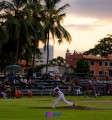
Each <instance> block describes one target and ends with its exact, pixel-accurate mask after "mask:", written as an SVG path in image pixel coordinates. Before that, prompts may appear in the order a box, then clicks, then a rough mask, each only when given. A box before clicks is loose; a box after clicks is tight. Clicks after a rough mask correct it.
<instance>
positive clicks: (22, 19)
mask: <svg viewBox="0 0 112 120" xmlns="http://www.w3.org/2000/svg"><path fill="white" fill-rule="evenodd" d="M27 1H28V0H11V1H10V2H9V1H2V2H0V10H4V11H5V13H4V14H3V15H2V17H4V24H5V26H6V30H7V32H8V35H9V40H8V43H9V44H8V45H10V46H9V47H10V48H13V51H16V58H15V63H17V61H18V58H19V55H20V54H21V52H22V50H23V48H24V46H25V45H26V44H31V35H33V34H34V29H33V27H32V25H31V22H30V12H29V11H27V10H25V7H26V6H27Z"/></svg>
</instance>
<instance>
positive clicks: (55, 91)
mask: <svg viewBox="0 0 112 120" xmlns="http://www.w3.org/2000/svg"><path fill="white" fill-rule="evenodd" d="M53 94H55V95H57V99H56V101H55V103H54V105H53V108H56V106H57V104H58V102H59V101H60V100H61V101H63V102H65V103H67V104H68V105H70V106H75V105H74V103H72V102H69V101H67V100H66V99H65V97H64V94H63V93H62V92H61V91H60V89H59V87H58V86H57V85H55V88H54V93H53Z"/></svg>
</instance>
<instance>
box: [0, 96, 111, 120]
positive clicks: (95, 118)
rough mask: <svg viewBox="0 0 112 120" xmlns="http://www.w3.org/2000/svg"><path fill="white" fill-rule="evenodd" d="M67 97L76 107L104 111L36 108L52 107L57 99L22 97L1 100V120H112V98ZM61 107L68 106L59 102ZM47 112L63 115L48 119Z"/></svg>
mask: <svg viewBox="0 0 112 120" xmlns="http://www.w3.org/2000/svg"><path fill="white" fill-rule="evenodd" d="M65 97H66V99H67V100H69V101H73V102H74V103H75V104H76V106H86V107H91V108H100V109H102V110H78V109H59V108H56V109H51V108H47V109H44V108H41V109H39V108H36V107H52V105H53V103H54V100H55V98H54V97H50V96H34V97H32V98H29V97H22V98H18V99H17V98H16V99H11V98H8V99H2V98H0V120H46V119H52V120H111V118H112V96H102V97H101V98H90V97H86V98H85V97H83V96H79V97H78V96H65ZM59 106H68V105H67V104H65V103H63V102H59V104H58V107H59ZM109 109H110V110H109ZM46 112H61V113H62V115H61V116H56V117H54V116H53V117H52V118H46V116H45V113H46Z"/></svg>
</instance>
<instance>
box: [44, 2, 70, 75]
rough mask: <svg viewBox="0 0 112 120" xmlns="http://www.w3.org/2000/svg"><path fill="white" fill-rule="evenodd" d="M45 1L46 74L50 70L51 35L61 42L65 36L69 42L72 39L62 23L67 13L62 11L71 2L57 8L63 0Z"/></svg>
mask: <svg viewBox="0 0 112 120" xmlns="http://www.w3.org/2000/svg"><path fill="white" fill-rule="evenodd" d="M44 2H45V8H44V9H45V11H44V12H45V13H44V15H45V23H44V25H45V26H44V28H45V37H46V43H45V45H46V47H47V62H46V74H47V72H48V61H49V41H50V35H51V36H52V38H53V39H55V38H57V39H58V42H59V44H60V43H62V42H63V38H64V39H65V40H67V42H70V41H71V36H70V34H69V33H68V31H67V30H66V29H65V28H64V27H63V26H62V25H61V22H62V20H63V18H64V17H65V13H62V11H63V10H64V9H65V8H66V7H68V6H69V4H65V5H63V6H62V7H60V8H58V9H57V8H56V6H57V4H58V3H59V2H61V0H44Z"/></svg>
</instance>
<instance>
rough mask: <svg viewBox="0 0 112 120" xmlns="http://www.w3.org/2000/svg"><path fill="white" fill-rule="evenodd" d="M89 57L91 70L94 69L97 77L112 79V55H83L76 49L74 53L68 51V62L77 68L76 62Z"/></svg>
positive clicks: (93, 71) (70, 65)
mask: <svg viewBox="0 0 112 120" xmlns="http://www.w3.org/2000/svg"><path fill="white" fill-rule="evenodd" d="M81 58H84V59H87V60H88V62H89V65H90V70H91V71H92V73H93V75H94V77H95V78H96V79H111V80H112V55H108V56H104V57H101V56H93V55H83V54H81V53H77V52H76V51H74V53H73V54H71V53H70V52H69V50H67V51H66V63H67V64H68V66H69V67H73V68H76V63H77V61H78V60H79V59H81Z"/></svg>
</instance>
